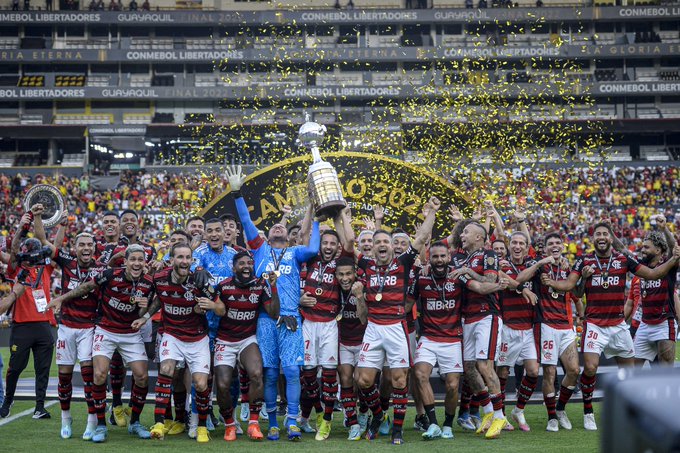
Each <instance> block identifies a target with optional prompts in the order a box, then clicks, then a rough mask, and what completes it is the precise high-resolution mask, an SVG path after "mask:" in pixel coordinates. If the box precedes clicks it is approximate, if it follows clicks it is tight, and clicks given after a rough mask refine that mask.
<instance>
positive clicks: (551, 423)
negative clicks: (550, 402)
mask: <svg viewBox="0 0 680 453" xmlns="http://www.w3.org/2000/svg"><path fill="white" fill-rule="evenodd" d="M545 430H546V431H550V432H551V433H556V432H557V431H559V430H560V424H559V422H558V421H557V419H556V418H551V419H550V420H548V426H546V428H545Z"/></svg>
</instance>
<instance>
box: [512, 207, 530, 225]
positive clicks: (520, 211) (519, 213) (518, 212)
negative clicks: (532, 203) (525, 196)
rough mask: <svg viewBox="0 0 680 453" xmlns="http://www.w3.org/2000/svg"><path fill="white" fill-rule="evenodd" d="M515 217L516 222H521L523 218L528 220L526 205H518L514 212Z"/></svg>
mask: <svg viewBox="0 0 680 453" xmlns="http://www.w3.org/2000/svg"><path fill="white" fill-rule="evenodd" d="M512 216H513V218H514V219H515V221H516V222H521V221H522V220H526V218H527V212H526V210H525V209H524V206H520V205H517V206H516V207H515V212H514V213H513V214H512Z"/></svg>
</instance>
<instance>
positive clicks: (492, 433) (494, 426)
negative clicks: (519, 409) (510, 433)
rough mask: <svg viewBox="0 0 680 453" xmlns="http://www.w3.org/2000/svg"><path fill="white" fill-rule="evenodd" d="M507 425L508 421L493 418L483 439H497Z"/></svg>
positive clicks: (503, 418)
mask: <svg viewBox="0 0 680 453" xmlns="http://www.w3.org/2000/svg"><path fill="white" fill-rule="evenodd" d="M507 423H508V419H506V418H505V417H502V418H494V419H493V421H492V422H491V426H489V429H487V430H486V434H485V435H484V437H486V438H487V439H497V438H498V437H499V436H500V435H501V431H503V428H504V427H505V425H506V424H507Z"/></svg>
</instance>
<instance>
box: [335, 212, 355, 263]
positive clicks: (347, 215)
mask: <svg viewBox="0 0 680 453" xmlns="http://www.w3.org/2000/svg"><path fill="white" fill-rule="evenodd" d="M333 222H334V224H335V231H337V233H338V236H340V243H341V244H342V248H343V249H344V250H345V251H346V252H352V251H354V243H355V242H356V238H355V237H354V230H353V229H352V211H351V210H350V208H348V207H346V208H344V209H343V210H342V211H340V214H339V215H338V216H337V217H336V218H335V219H333Z"/></svg>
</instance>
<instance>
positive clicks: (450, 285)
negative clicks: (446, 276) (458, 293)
mask: <svg viewBox="0 0 680 453" xmlns="http://www.w3.org/2000/svg"><path fill="white" fill-rule="evenodd" d="M444 289H445V290H446V291H453V290H454V289H456V285H455V284H454V283H453V282H446V283H445V284H444Z"/></svg>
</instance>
